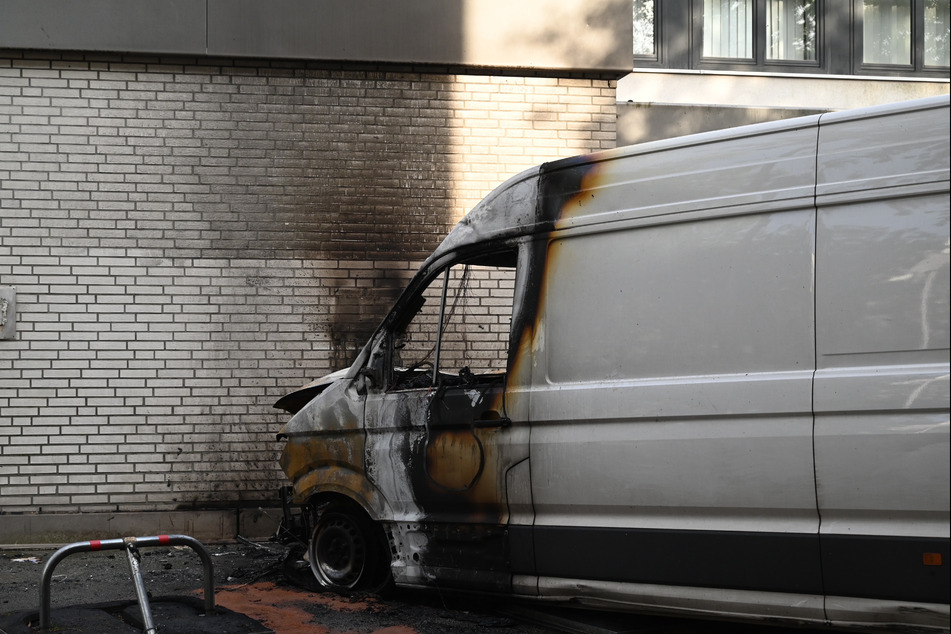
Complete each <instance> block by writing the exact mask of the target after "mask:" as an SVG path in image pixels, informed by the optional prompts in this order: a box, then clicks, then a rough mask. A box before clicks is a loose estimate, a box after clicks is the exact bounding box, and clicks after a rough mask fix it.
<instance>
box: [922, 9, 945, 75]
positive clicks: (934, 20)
mask: <svg viewBox="0 0 951 634" xmlns="http://www.w3.org/2000/svg"><path fill="white" fill-rule="evenodd" d="M924 31H925V34H924V35H925V38H924V39H925V42H924V44H925V55H924V65H925V67H926V68H928V67H944V68H947V67H948V66H949V65H951V56H949V54H948V40H949V39H951V38H949V33H951V2H949V0H928V2H926V3H925V26H924Z"/></svg>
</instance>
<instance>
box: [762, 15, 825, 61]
mask: <svg viewBox="0 0 951 634" xmlns="http://www.w3.org/2000/svg"><path fill="white" fill-rule="evenodd" d="M816 27H817V24H816V3H815V1H813V2H791V1H789V0H770V1H769V2H768V3H767V5H766V42H767V50H766V58H767V59H776V60H789V61H797V62H814V61H816V60H817V59H818V55H817V51H816V33H817V31H816Z"/></svg>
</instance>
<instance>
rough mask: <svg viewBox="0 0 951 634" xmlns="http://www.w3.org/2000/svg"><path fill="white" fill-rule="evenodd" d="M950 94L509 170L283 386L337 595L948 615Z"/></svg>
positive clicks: (696, 612) (310, 526)
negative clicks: (366, 333) (311, 365)
mask: <svg viewBox="0 0 951 634" xmlns="http://www.w3.org/2000/svg"><path fill="white" fill-rule="evenodd" d="M948 106H949V101H948V98H947V97H944V98H935V99H927V100H920V101H915V102H908V103H904V104H897V105H894V106H886V107H876V108H869V109H864V110H859V111H850V112H841V113H834V114H825V115H820V116H814V117H807V118H802V119H794V120H788V121H783V122H774V123H768V124H763V125H756V126H750V127H745V128H737V129H733V130H725V131H719V132H714V133H706V134H700V135H695V136H690V137H684V138H678V139H670V140H666V141H661V142H654V143H648V144H645V145H639V146H633V147H626V148H619V149H617V150H610V151H606V152H601V153H597V154H592V155H588V156H581V157H577V158H572V159H567V160H562V161H556V162H553V163H549V164H545V165H542V166H540V167H538V168H535V169H531V170H529V171H526V172H524V173H522V174H520V175H518V176H516V177H514V178H512V179H511V180H509V181H508V182H506V183H504V184H503V185H501V186H500V187H499V188H498V189H496V190H495V191H494V192H493V193H492V194H490V195H489V196H488V197H487V198H486V199H485V200H484V201H482V202H481V203H479V205H477V206H476V208H475V209H473V210H472V212H471V213H470V214H469V215H467V216H466V218H465V219H463V221H462V222H461V223H460V224H459V225H458V226H457V227H456V228H455V229H453V230H452V232H451V233H450V234H449V236H448V237H447V238H446V239H445V241H444V242H443V243H442V245H441V246H440V247H439V248H438V249H437V250H436V252H435V253H433V255H432V256H431V257H430V258H429V259H428V260H427V261H426V263H425V264H424V265H423V267H422V268H421V269H420V271H419V273H418V274H417V275H416V277H415V278H414V279H413V281H412V283H411V284H410V285H409V287H408V288H407V290H406V291H405V293H404V294H403V295H402V296H401V298H400V299H399V300H398V302H397V303H396V305H395V307H394V308H393V310H392V311H391V312H390V314H389V315H388V316H387V317H386V318H385V319H384V321H383V323H382V324H381V325H380V327H379V329H378V330H377V331H376V333H375V334H374V335H373V336H372V338H371V339H370V341H369V342H368V343H367V345H366V347H365V348H364V349H363V351H362V352H361V353H360V355H359V357H358V358H357V360H356V362H355V363H354V364H353V366H352V367H350V368H349V369H348V370H344V371H341V372H339V373H336V374H333V375H330V376H329V377H327V378H326V379H324V380H321V381H318V382H316V383H315V384H313V385H311V386H307V387H305V388H302V390H301V391H299V392H296V393H294V394H291V395H288V396H287V397H285V398H284V399H282V400H281V401H279V402H278V404H277V406H278V407H281V408H283V409H287V410H288V411H290V412H292V413H294V415H293V417H292V418H291V420H290V421H289V422H288V423H287V425H286V426H285V427H284V429H283V430H282V431H281V433H280V436H279V438H281V439H286V445H285V448H284V452H283V456H282V458H281V465H282V467H283V469H284V471H285V473H286V474H287V476H288V478H289V479H290V481H291V483H292V487H291V488H290V494H289V500H290V502H291V503H293V504H296V505H300V507H301V508H303V509H304V513H303V514H302V515H299V516H297V517H298V521H300V520H301V519H302V520H303V523H304V524H305V525H306V528H305V529H304V530H305V531H306V536H305V539H306V540H307V541H308V543H309V547H308V552H307V559H308V560H309V562H310V568H311V569H312V571H313V574H314V576H315V577H316V579H317V581H318V582H319V583H320V584H321V585H322V586H324V587H326V588H328V589H334V590H340V591H348V590H354V589H363V590H366V589H374V588H378V587H381V586H382V585H385V584H387V583H389V582H391V581H392V582H395V583H396V584H398V585H404V586H414V587H432V586H438V587H441V588H458V589H470V590H477V591H487V592H496V593H503V594H506V595H511V596H519V597H526V598H536V599H538V600H542V601H557V602H573V603H576V604H581V605H588V606H601V607H604V608H609V609H615V610H632V611H650V612H665V613H673V614H680V615H689V616H693V617H703V616H713V617H718V618H750V619H770V620H788V621H796V622H810V623H814V624H834V625H875V626H916V627H921V628H934V629H936V630H939V631H941V630H943V631H947V630H948V629H949V574H948V556H949V553H948V550H949V494H951V491H949V359H948V355H949V347H951V345H949V309H948V303H949V300H948V295H949V292H948V289H949V188H948V184H949V123H948V121H949V107H948ZM293 519H294V518H293V517H291V518H289V520H293Z"/></svg>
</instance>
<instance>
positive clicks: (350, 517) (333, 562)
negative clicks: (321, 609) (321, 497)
mask: <svg viewBox="0 0 951 634" xmlns="http://www.w3.org/2000/svg"><path fill="white" fill-rule="evenodd" d="M307 554H308V557H307V558H308V560H309V562H310V569H311V572H313V574H314V579H315V580H316V581H317V583H318V584H319V585H320V587H322V588H324V589H326V590H330V591H333V592H338V593H342V594H347V593H350V592H381V591H383V590H384V589H386V588H387V587H388V586H389V584H390V581H391V575H390V558H389V550H388V548H387V547H386V541H385V537H384V535H383V531H382V530H381V529H380V527H379V526H378V525H376V524H374V523H373V522H372V521H371V520H370V518H369V517H367V515H366V514H365V513H364V512H363V510H362V509H360V508H358V507H356V506H355V505H350V504H342V503H331V504H328V505H327V506H325V507H322V508H320V509H318V510H317V512H316V519H315V521H314V531H313V533H312V534H311V538H310V543H309V544H308V545H307Z"/></svg>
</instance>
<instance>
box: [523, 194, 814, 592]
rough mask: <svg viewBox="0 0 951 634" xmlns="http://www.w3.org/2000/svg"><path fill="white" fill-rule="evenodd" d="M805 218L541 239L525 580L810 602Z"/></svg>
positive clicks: (770, 217) (756, 218)
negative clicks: (542, 283)
mask: <svg viewBox="0 0 951 634" xmlns="http://www.w3.org/2000/svg"><path fill="white" fill-rule="evenodd" d="M814 223H815V220H814V214H813V211H812V209H811V208H806V209H800V210H796V211H779V212H764V213H758V214H750V215H742V216H735V217H726V218H714V219H707V220H703V221H697V222H685V223H676V224H667V225H662V226H645V227H641V228H632V229H628V230H623V231H621V230H617V231H611V232H604V233H589V234H580V235H579V234H572V232H568V231H566V232H563V233H561V234H559V236H562V235H563V236H565V237H559V238H558V239H555V240H553V241H552V242H551V245H550V249H549V258H548V271H547V284H546V291H545V299H544V318H543V320H542V321H543V324H544V329H543V333H542V336H543V340H541V341H539V345H538V347H537V351H538V364H537V368H538V369H539V370H541V373H540V375H539V376H538V377H537V378H536V380H535V391H534V392H533V394H532V415H533V421H532V423H533V427H532V443H531V452H532V454H531V467H532V490H533V499H534V503H535V512H536V522H535V529H534V530H535V554H536V562H537V565H538V574H539V575H541V576H547V577H562V578H579V579H582V578H583V579H605V580H614V581H619V582H633V583H642V584H643V583H647V584H671V585H681V586H706V587H720V588H727V587H733V588H757V589H761V590H763V589H765V590H774V591H778V592H791V593H802V594H821V592H822V590H821V585H820V581H821V574H820V571H819V556H818V555H819V553H818V542H817V537H816V536H817V531H818V517H817V514H816V501H815V489H814V484H813V465H812V416H811V412H810V408H811V398H812V395H811V379H812V368H813V364H814V358H813V351H814V334H813V330H812V311H813V305H812V282H811V279H812V252H813V244H814V237H813V236H814ZM592 561H597V564H593V563H592ZM779 571H781V572H779Z"/></svg>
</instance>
